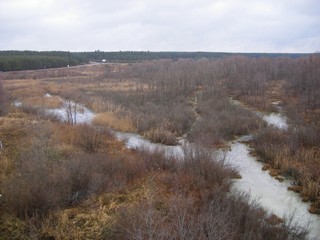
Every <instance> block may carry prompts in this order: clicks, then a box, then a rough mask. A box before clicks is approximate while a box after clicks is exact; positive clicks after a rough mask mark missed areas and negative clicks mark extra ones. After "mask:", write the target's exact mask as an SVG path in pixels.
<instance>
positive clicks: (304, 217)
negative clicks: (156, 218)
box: [46, 94, 320, 239]
mask: <svg viewBox="0 0 320 240" xmlns="http://www.w3.org/2000/svg"><path fill="white" fill-rule="evenodd" d="M46 97H50V95H49V94H47V95H46ZM231 101H233V104H239V102H236V101H235V100H231ZM68 104H69V105H70V102H69V103H67V102H65V101H64V104H63V106H62V107H61V108H59V109H47V111H48V113H54V114H55V115H57V116H58V117H60V119H61V120H63V121H67V119H66V118H67V114H66V112H67V107H68ZM71 104H75V103H74V102H72V103H71ZM79 106H81V109H82V111H81V112H80V113H78V114H77V115H76V118H77V119H75V121H76V122H77V123H87V124H90V123H91V121H92V119H93V118H94V115H95V114H94V113H93V112H92V111H91V110H90V109H88V108H86V107H85V106H83V105H81V104H80V105H79ZM256 113H257V114H258V115H259V116H260V117H261V118H262V119H263V120H264V121H266V122H267V124H268V125H270V126H273V127H277V128H279V129H282V130H283V131H285V130H286V129H287V127H288V125H287V122H286V118H285V117H284V116H282V115H281V114H279V113H277V114H274V113H273V114H269V115H267V114H264V113H261V112H256ZM114 135H115V136H116V138H117V139H119V140H121V141H124V143H125V145H126V147H127V148H130V149H138V148H145V149H148V150H150V151H154V150H163V151H165V153H166V154H167V155H174V156H175V157H178V158H180V159H183V149H182V148H183V146H182V145H178V146H165V145H162V144H156V143H151V142H150V141H148V140H146V139H144V138H143V137H142V136H140V135H138V134H134V133H122V132H115V131H114ZM250 138H251V136H242V137H240V138H238V139H237V140H234V141H231V142H230V143H229V144H230V148H229V149H228V150H218V151H217V152H216V156H218V158H221V159H225V161H227V163H228V164H229V165H230V166H231V167H233V168H235V169H237V170H238V172H239V173H240V175H241V176H242V178H241V179H235V180H233V185H232V189H231V193H234V194H237V192H245V193H249V194H250V196H251V198H252V199H253V200H254V201H256V202H258V203H259V204H260V205H261V206H262V207H263V208H264V209H265V210H266V211H268V212H270V213H273V214H276V215H277V216H278V217H280V218H283V219H286V220H287V221H289V219H291V220H292V223H293V224H297V225H299V226H301V227H304V228H307V229H308V231H309V235H308V237H309V238H310V239H320V216H318V215H314V214H310V213H309V212H308V208H309V203H304V202H302V200H301V197H300V195H299V194H297V193H295V192H292V191H288V190H287V187H288V186H290V185H291V184H290V181H289V180H285V181H283V182H279V181H278V180H276V179H275V178H273V177H271V176H270V175H269V173H268V171H262V166H263V165H262V163H260V162H258V161H257V159H256V158H255V157H253V156H251V155H250V148H249V147H248V145H247V144H246V143H245V142H246V141H248V140H250ZM183 144H191V143H187V142H186V141H184V143H183Z"/></svg>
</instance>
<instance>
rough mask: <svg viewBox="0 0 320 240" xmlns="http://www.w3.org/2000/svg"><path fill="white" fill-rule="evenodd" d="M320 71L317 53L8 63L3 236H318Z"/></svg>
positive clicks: (0, 133) (0, 122)
mask: <svg viewBox="0 0 320 240" xmlns="http://www.w3.org/2000/svg"><path fill="white" fill-rule="evenodd" d="M319 69H320V57H319V55H317V54H315V55H308V56H300V57H268V56H265V57H252V56H236V55H234V56H225V57H223V58H215V59H210V58H179V59H155V60H144V61H130V62H125V61H123V62H118V63H115V62H108V63H95V64H93V63H91V64H86V65H79V66H74V67H63V68H52V69H42V70H28V71H10V72H1V73H0V74H1V85H0V92H1V96H0V112H1V117H0V141H1V142H2V148H1V150H0V164H1V168H0V171H1V172H0V194H1V197H0V211H1V217H0V218H1V219H0V232H1V235H0V239H317V237H318V236H319V234H320V233H319V229H320V220H319V219H320V218H319V214H320V172H319V169H320V168H319V164H320V145H319V144H320V122H319V119H320V115H319V114H320V98H319V89H320V86H319V85H320V79H319V77H320V73H319ZM270 119H271V120H270ZM277 197H278V198H277ZM284 199H286V200H284ZM297 216H298V217H297ZM297 219H298V220H297Z"/></svg>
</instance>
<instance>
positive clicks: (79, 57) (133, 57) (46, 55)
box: [0, 50, 307, 71]
mask: <svg viewBox="0 0 320 240" xmlns="http://www.w3.org/2000/svg"><path fill="white" fill-rule="evenodd" d="M233 55H242V56H248V57H258V58H260V57H292V58H296V57H302V56H306V55H307V54H283V53H268V54H267V53H241V54H239V53H224V52H138V51H120V52H103V51H98V50H97V51H94V52H63V51H44V52H37V51H0V71H19V70H34V69H46V68H59V67H66V66H68V65H69V66H75V65H80V64H85V63H89V62H90V61H94V62H101V61H102V60H103V59H104V60H105V61H107V62H139V61H146V60H155V59H172V60H177V59H181V58H190V59H200V58H208V59H216V58H223V57H228V56H233Z"/></svg>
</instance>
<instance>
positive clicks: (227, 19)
mask: <svg viewBox="0 0 320 240" xmlns="http://www.w3.org/2000/svg"><path fill="white" fill-rule="evenodd" d="M98 49H99V50H101V51H120V50H122V51H125V50H137V51H140V50H143V51H146V50H150V51H215V52H216V51H225V52H315V51H319V50H320V0H184V1H182V0H181V1H178V0H0V50H68V51H94V50H98Z"/></svg>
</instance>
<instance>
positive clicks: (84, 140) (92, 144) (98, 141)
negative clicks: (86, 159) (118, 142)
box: [78, 125, 111, 153]
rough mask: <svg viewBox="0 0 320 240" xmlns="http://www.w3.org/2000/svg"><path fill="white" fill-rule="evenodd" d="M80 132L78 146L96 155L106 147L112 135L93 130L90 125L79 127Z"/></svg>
mask: <svg viewBox="0 0 320 240" xmlns="http://www.w3.org/2000/svg"><path fill="white" fill-rule="evenodd" d="M78 130H79V139H78V144H79V146H80V147H81V148H82V149H83V150H84V151H86V152H88V153H95V152H98V151H99V150H100V149H101V148H103V147H106V144H107V143H106V140H107V139H108V138H109V139H110V138H111V134H110V133H109V132H107V130H103V129H97V128H93V127H90V126H88V125H82V126H80V127H78Z"/></svg>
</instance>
